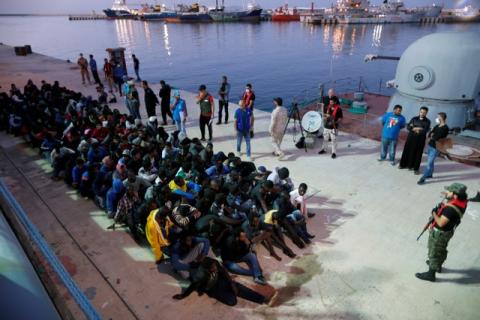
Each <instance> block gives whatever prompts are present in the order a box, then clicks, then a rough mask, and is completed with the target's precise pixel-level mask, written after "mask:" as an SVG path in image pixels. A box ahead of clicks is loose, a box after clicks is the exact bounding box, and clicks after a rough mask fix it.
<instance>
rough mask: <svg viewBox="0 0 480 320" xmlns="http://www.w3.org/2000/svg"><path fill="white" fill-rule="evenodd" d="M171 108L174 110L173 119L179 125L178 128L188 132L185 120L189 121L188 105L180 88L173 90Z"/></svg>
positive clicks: (185, 132)
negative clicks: (181, 94) (181, 95)
mask: <svg viewBox="0 0 480 320" xmlns="http://www.w3.org/2000/svg"><path fill="white" fill-rule="evenodd" d="M170 109H171V110H172V112H173V121H175V125H176V126H177V130H178V131H180V132H183V133H184V134H185V135H186V134H187V129H186V127H185V122H186V121H187V116H188V114H187V105H186V104H185V100H184V99H182V98H180V90H173V103H172V105H171V106H170Z"/></svg>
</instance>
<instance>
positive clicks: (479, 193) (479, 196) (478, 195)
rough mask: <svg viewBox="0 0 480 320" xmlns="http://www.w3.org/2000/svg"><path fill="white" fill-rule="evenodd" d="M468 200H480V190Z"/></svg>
mask: <svg viewBox="0 0 480 320" xmlns="http://www.w3.org/2000/svg"><path fill="white" fill-rule="evenodd" d="M468 201H472V202H480V192H477V195H476V196H475V197H473V198H470V199H468Z"/></svg>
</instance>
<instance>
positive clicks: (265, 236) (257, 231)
mask: <svg viewBox="0 0 480 320" xmlns="http://www.w3.org/2000/svg"><path fill="white" fill-rule="evenodd" d="M241 228H242V230H243V231H245V234H246V235H247V237H248V240H250V242H251V243H252V244H253V245H256V244H258V243H262V244H263V245H264V246H265V248H266V249H267V250H268V252H269V253H270V256H271V257H273V258H275V259H276V260H277V261H282V258H280V257H279V256H278V255H277V253H276V252H275V249H273V245H272V231H271V230H269V228H268V227H266V225H265V224H264V223H263V222H262V221H261V220H260V217H259V216H258V215H252V217H251V218H250V219H246V220H245V221H244V222H243V223H242V227H241Z"/></svg>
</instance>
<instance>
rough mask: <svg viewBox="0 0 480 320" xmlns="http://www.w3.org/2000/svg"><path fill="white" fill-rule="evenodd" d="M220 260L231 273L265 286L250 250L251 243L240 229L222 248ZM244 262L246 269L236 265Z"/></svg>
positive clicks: (256, 261) (257, 263)
mask: <svg viewBox="0 0 480 320" xmlns="http://www.w3.org/2000/svg"><path fill="white" fill-rule="evenodd" d="M221 251H222V260H223V264H224V266H225V267H226V268H227V269H228V270H229V271H230V272H232V273H236V274H240V275H244V276H253V281H255V282H256V283H258V284H261V285H266V284H267V282H266V281H265V278H263V274H262V269H261V268H260V263H259V262H258V259H257V255H256V254H255V253H254V252H252V250H251V242H250V240H248V238H247V235H246V234H245V232H244V231H243V230H242V229H237V230H235V232H234V233H233V234H231V235H230V236H229V237H228V238H227V239H226V241H225V242H224V244H223V246H222V249H221ZM239 262H245V263H246V264H247V265H248V269H245V268H243V267H241V266H240V265H239V264H238V263H239Z"/></svg>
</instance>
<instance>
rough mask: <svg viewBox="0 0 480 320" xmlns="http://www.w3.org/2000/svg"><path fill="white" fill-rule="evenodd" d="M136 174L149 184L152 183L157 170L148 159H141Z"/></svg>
mask: <svg viewBox="0 0 480 320" xmlns="http://www.w3.org/2000/svg"><path fill="white" fill-rule="evenodd" d="M138 176H139V177H140V178H142V179H143V180H146V181H148V182H150V184H153V183H154V182H155V180H156V179H157V177H158V175H157V170H156V169H155V168H154V167H153V166H152V162H151V161H150V160H144V161H143V167H141V168H140V170H138Z"/></svg>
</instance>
